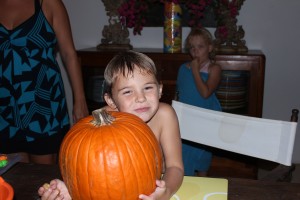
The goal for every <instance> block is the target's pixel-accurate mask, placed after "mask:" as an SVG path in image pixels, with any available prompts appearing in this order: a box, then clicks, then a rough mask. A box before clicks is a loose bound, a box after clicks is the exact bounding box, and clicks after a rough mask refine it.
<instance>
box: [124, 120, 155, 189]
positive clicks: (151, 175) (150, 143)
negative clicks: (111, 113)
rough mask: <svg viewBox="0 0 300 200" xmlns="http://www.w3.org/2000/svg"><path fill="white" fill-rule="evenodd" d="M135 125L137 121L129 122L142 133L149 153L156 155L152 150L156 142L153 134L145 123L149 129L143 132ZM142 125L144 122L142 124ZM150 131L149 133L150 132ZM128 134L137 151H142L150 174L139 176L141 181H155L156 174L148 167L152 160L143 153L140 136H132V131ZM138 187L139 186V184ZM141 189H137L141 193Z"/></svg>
mask: <svg viewBox="0 0 300 200" xmlns="http://www.w3.org/2000/svg"><path fill="white" fill-rule="evenodd" d="M135 123H137V121H135V122H134V123H133V122H132V121H131V125H133V126H134V127H135V129H138V131H139V132H140V133H143V134H142V136H143V140H147V149H148V150H149V151H151V152H152V153H154V154H155V153H156V150H155V149H154V148H153V143H152V142H153V139H154V140H156V138H155V136H154V134H153V133H152V130H151V129H150V128H149V127H148V125H147V124H146V123H145V125H146V126H147V127H148V128H149V129H148V130H147V131H145V130H143V129H141V128H140V127H139V126H136V124H135ZM143 123H144V122H143ZM124 128H127V129H129V127H124ZM129 130H130V129H129ZM150 131H151V132H150ZM129 133H130V134H131V135H132V136H133V137H134V139H135V141H136V142H137V143H138V144H139V149H140V151H142V152H143V161H146V163H147V164H146V167H147V168H148V171H149V172H150V174H144V173H143V174H141V175H142V176H143V179H144V180H143V181H147V180H146V179H150V177H154V178H155V179H157V177H156V173H155V172H154V173H152V171H153V170H152V169H151V168H150V166H152V165H151V163H153V161H154V160H153V159H152V158H149V157H148V156H146V155H147V154H146V152H145V146H143V145H142V144H141V139H140V138H141V135H139V136H137V135H136V134H134V133H133V132H132V131H129ZM149 133H151V134H153V137H152V138H151V137H150V136H149V135H148V134H149ZM156 171H157V167H156ZM149 175H150V177H149ZM153 184H154V185H155V183H153ZM139 185H140V184H139ZM142 185H143V184H142ZM143 189H145V188H141V187H139V191H142V190H143ZM147 195H149V194H147Z"/></svg>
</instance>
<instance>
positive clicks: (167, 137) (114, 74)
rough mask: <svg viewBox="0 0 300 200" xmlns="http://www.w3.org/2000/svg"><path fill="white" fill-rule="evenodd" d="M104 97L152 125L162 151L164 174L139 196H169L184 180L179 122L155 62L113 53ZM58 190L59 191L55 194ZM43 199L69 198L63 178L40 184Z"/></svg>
mask: <svg viewBox="0 0 300 200" xmlns="http://www.w3.org/2000/svg"><path fill="white" fill-rule="evenodd" d="M104 78H105V85H106V89H105V94H104V99H105V101H106V103H107V105H108V106H106V109H107V110H114V111H121V112H128V113H131V114H135V115H137V116H138V117H140V118H141V119H142V120H143V121H144V122H146V123H147V125H148V126H149V127H150V128H151V129H152V131H153V133H154V134H155V136H156V139H157V140H158V141H159V143H160V146H161V148H162V152H163V155H164V166H165V170H164V175H163V177H162V179H161V180H157V181H156V185H157V188H156V190H155V191H154V192H153V193H152V194H151V195H150V196H146V195H144V194H141V195H140V196H139V198H140V199H143V200H154V199H160V200H162V199H166V200H167V199H170V198H171V197H172V196H173V194H174V193H175V192H176V191H177V190H178V189H179V187H180V186H181V183H182V180H183V173H184V172H183V163H182V156H181V138H180V133H179V124H178V120H177V116H176V113H175V111H174V110H173V108H172V107H171V106H170V105H168V104H165V103H160V102H159V99H160V97H161V93H162V85H161V84H159V80H158V77H157V71H156V68H155V64H154V62H153V61H152V60H151V59H150V58H149V57H148V56H146V55H144V54H142V53H138V52H134V51H125V52H121V53H120V54H118V55H116V56H115V57H114V58H113V59H112V60H111V61H110V62H109V64H108V65H107V67H106V69H105V72H104ZM57 189H59V190H60V195H59V196H58V193H59V191H58V190H57ZM39 194H40V195H41V196H42V200H43V199H60V197H61V196H64V199H68V198H70V196H69V194H68V192H67V189H66V187H65V185H64V184H63V182H61V181H59V180H53V181H51V183H50V189H47V190H46V189H45V188H44V187H41V188H40V189H39Z"/></svg>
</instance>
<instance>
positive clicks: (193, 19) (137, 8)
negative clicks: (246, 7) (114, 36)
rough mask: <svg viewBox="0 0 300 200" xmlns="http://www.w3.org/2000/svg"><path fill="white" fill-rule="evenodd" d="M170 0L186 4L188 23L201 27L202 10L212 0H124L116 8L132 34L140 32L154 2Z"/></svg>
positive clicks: (170, 0) (169, 0) (168, 0)
mask: <svg viewBox="0 0 300 200" xmlns="http://www.w3.org/2000/svg"><path fill="white" fill-rule="evenodd" d="M166 2H172V3H175V4H181V5H184V6H186V8H187V10H188V11H189V15H190V18H189V22H188V25H189V26H191V27H195V26H197V27H201V26H202V25H201V23H200V19H201V18H203V17H204V15H203V12H204V10H205V9H206V8H207V7H208V6H209V5H210V4H211V3H212V2H213V0H126V1H125V2H124V3H123V4H122V5H121V6H120V8H119V9H118V12H119V15H120V16H121V21H122V23H123V24H124V25H126V26H127V27H128V28H133V34H134V35H136V34H139V35H140V34H141V31H142V30H143V27H144V26H145V24H146V15H147V11H148V9H149V6H151V5H152V4H154V3H162V4H164V3H166Z"/></svg>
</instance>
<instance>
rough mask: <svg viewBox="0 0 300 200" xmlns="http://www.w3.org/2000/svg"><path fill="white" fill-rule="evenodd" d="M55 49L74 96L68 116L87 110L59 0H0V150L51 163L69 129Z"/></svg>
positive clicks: (68, 27) (28, 160)
mask: <svg viewBox="0 0 300 200" xmlns="http://www.w3.org/2000/svg"><path fill="white" fill-rule="evenodd" d="M56 49H57V50H59V52H60V54H61V57H62V60H63V62H64V64H65V66H66V69H67V72H68V75H69V78H70V81H71V85H72V88H73V96H74V98H73V99H74V109H73V120H74V122H76V121H77V120H79V119H80V118H82V117H84V116H86V115H88V110H87V105H86V102H85V96H84V90H83V83H82V76H81V71H80V65H79V62H78V58H77V55H76V51H75V48H74V44H73V39H72V34H71V29H70V24H69V19H68V15H67V12H66V9H65V7H64V5H63V3H62V2H61V0H41V1H40V0H1V1H0V91H1V92H0V113H1V118H0V127H1V128H0V139H1V140H0V152H1V153H5V154H10V153H19V154H20V155H21V156H22V161H23V162H35V163H42V164H52V163H55V161H56V154H57V152H58V150H59V146H60V143H61V140H62V139H63V137H64V135H65V133H66V132H67V131H68V129H69V116H68V112H67V105H66V98H65V94H64V87H63V81H62V78H61V72H60V69H59V66H58V64H57V62H56V59H55V57H56Z"/></svg>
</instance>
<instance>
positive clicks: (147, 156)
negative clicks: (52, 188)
mask: <svg viewBox="0 0 300 200" xmlns="http://www.w3.org/2000/svg"><path fill="white" fill-rule="evenodd" d="M92 114H93V116H88V117H86V118H83V119H82V120H80V121H79V122H77V123H76V124H75V125H74V126H73V127H72V128H71V129H70V130H69V132H68V133H67V135H66V136H65V138H64V139H63V142H62V144H61V148H60V154H59V165H60V170H61V175H62V177H63V180H64V182H65V184H66V186H67V188H68V190H69V193H70V195H71V197H72V199H74V200H79V199H82V200H89V199H101V200H135V199H136V200H138V199H139V198H138V196H139V194H146V195H149V194H151V193H153V192H154V190H155V188H156V183H155V180H156V179H160V177H161V173H162V153H161V149H160V146H159V144H158V141H157V139H156V137H155V135H154V134H153V132H152V130H151V129H150V128H149V127H148V125H147V124H146V123H144V122H143V121H142V120H141V119H140V118H139V117H137V116H135V115H132V114H128V113H123V112H108V111H105V110H104V109H99V110H96V111H93V113H92Z"/></svg>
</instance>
